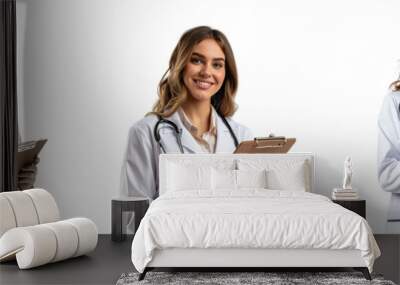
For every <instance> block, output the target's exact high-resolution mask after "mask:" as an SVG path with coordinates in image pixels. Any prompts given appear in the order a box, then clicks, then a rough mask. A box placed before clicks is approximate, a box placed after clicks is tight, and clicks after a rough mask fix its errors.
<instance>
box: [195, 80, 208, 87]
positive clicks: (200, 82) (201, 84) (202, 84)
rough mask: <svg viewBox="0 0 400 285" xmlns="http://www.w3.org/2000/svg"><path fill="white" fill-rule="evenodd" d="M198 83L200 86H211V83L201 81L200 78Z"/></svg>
mask: <svg viewBox="0 0 400 285" xmlns="http://www.w3.org/2000/svg"><path fill="white" fill-rule="evenodd" d="M196 84H197V85H198V86H199V87H200V88H208V87H210V86H211V83H209V82H205V81H200V80H196Z"/></svg>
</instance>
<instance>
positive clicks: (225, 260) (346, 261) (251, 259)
mask: <svg viewBox="0 0 400 285" xmlns="http://www.w3.org/2000/svg"><path fill="white" fill-rule="evenodd" d="M204 156H207V155H204ZM204 156H203V155H196V156H195V157H193V159H196V158H202V157H203V159H204ZM245 156H248V154H246V155H243V154H235V158H241V157H245ZM254 156H260V154H254ZM261 156H263V157H266V156H271V157H275V158H278V157H279V158H284V159H287V158H289V157H290V158H304V159H308V160H309V163H310V169H311V171H310V177H309V179H310V185H311V189H310V191H311V192H314V176H315V175H314V171H315V170H314V156H313V154H311V153H291V154H285V155H282V154H263V155H261ZM177 157H181V155H174V154H163V155H161V156H160V185H163V184H162V183H163V181H165V179H166V173H165V164H166V161H167V160H168V159H174V158H177ZM214 157H216V158H218V157H219V158H224V157H232V154H214ZM162 192H163V189H160V193H162ZM344 267H345V268H353V269H354V270H357V271H361V272H362V273H363V275H364V277H365V278H366V279H367V280H371V275H370V273H369V270H368V268H367V267H366V264H365V261H364V260H363V259H362V257H361V252H360V251H359V250H331V249H259V248H218V249H217V248H207V249H199V248H169V249H162V250H161V249H157V250H155V252H154V256H153V259H152V260H151V262H149V264H148V265H147V267H146V268H145V269H144V271H143V273H141V274H140V275H139V280H143V279H144V277H145V276H146V273H147V272H148V271H151V270H154V269H156V268H158V269H160V268H185V269H193V268H204V269H210V270H211V271H212V270H213V269H217V268H229V269H230V270H229V271H241V272H243V271H246V270H247V271H254V269H257V270H258V271H265V270H266V269H269V270H271V268H276V269H277V268H284V269H285V270H286V269H287V270H286V271H290V269H294V268H309V269H310V270H311V269H315V268H318V269H320V268H326V269H329V268H330V269H333V268H344ZM250 269H251V270H250Z"/></svg>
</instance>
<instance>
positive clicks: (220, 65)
mask: <svg viewBox="0 0 400 285" xmlns="http://www.w3.org/2000/svg"><path fill="white" fill-rule="evenodd" d="M222 67H224V65H223V64H222V63H214V68H216V69H220V68H222Z"/></svg>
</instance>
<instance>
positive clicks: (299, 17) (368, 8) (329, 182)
mask: <svg viewBox="0 0 400 285" xmlns="http://www.w3.org/2000/svg"><path fill="white" fill-rule="evenodd" d="M17 4H18V5H17V9H18V10H19V11H22V10H23V11H24V12H23V13H21V12H19V13H18V25H19V31H20V30H21V29H22V30H23V31H22V32H23V33H24V37H23V41H22V44H23V45H24V46H23V48H19V52H20V53H22V54H19V58H21V59H22V60H21V61H20V62H19V64H20V69H21V70H23V83H22V85H21V86H22V87H21V88H19V92H20V97H21V98H22V99H23V100H21V101H22V102H23V103H24V106H23V108H24V113H23V116H24V118H23V120H24V121H23V124H24V138H25V139H34V138H38V137H47V138H48V139H49V142H48V145H46V147H45V149H44V150H43V153H42V155H41V163H40V168H39V171H40V172H39V176H38V185H39V186H42V187H44V188H46V189H48V190H50V191H51V192H52V193H53V194H54V195H55V197H56V199H57V201H58V203H59V205H60V209H61V212H62V214H63V216H64V217H72V216H87V217H89V218H92V219H93V220H94V221H95V222H96V224H97V225H98V227H99V230H100V232H103V233H107V232H110V210H111V209H110V200H111V198H112V197H113V196H115V195H117V193H118V188H119V175H120V166H121V162H122V159H123V153H124V150H125V144H126V139H127V132H128V129H129V127H130V126H131V125H132V124H133V123H134V122H135V121H137V120H139V119H140V118H142V117H143V115H144V114H145V113H146V112H148V111H149V110H150V108H151V106H152V105H153V103H154V102H155V99H156V90H157V84H158V82H159V80H160V78H161V76H162V74H163V73H164V72H165V70H166V68H167V65H168V60H169V56H170V54H171V52H172V50H173V48H174V46H175V44H176V43H177V41H178V39H179V37H180V35H181V34H182V33H183V32H184V31H185V30H187V29H188V28H191V27H194V26H197V25H210V26H212V27H214V28H217V29H220V30H222V31H223V32H224V33H225V34H226V35H227V37H228V38H229V40H230V42H231V45H232V47H233V49H234V52H235V56H236V60H237V64H238V70H239V76H240V86H239V91H238V96H237V99H238V100H237V102H238V104H239V110H238V112H237V114H236V115H235V119H236V120H237V121H239V122H241V123H243V124H245V125H247V126H249V127H250V128H252V129H253V131H254V133H255V134H256V135H258V136H264V135H266V134H267V133H269V132H271V131H273V132H274V133H275V134H276V135H286V136H293V137H296V138H297V140H298V142H297V143H296V145H295V147H294V149H293V151H311V152H314V153H315V155H316V162H317V173H316V175H317V189H318V193H321V194H325V195H330V191H331V189H332V188H333V187H337V186H339V185H340V183H341V180H342V168H343V161H344V158H345V156H346V155H351V156H352V158H353V163H354V167H355V173H354V176H353V178H354V186H355V187H357V188H359V189H360V192H361V196H362V198H365V199H366V200H367V216H368V221H369V222H370V224H371V226H372V228H373V230H374V232H376V233H383V232H384V231H385V223H386V219H385V218H386V217H385V216H386V209H387V205H388V201H389V194H387V193H384V192H383V191H382V190H380V189H379V187H378V183H377V179H376V136H377V126H376V119H377V114H378V112H379V108H380V104H381V102H382V99H383V96H384V95H385V93H386V90H387V87H388V85H389V83H390V82H391V81H393V80H394V79H395V77H396V74H395V68H396V60H397V59H398V58H400V54H399V51H400V39H399V37H398V27H399V26H400V17H399V16H398V11H400V2H399V1H395V0H391V1H389V0H388V1H378V0H375V1H373V0H367V1H366V0H364V1H361V0H355V1H344V0H340V1H317V0H306V1H294V0H293V1H289V0H286V1H255V0H253V1H240V2H239V1H237V2H233V1H231V0H229V1H228V0H225V1H211V0H205V1H200V2H199V1H196V2H194V1H193V3H192V4H190V5H189V4H188V1H184V0H181V1H178V0H174V1H171V0H169V1H165V0H157V1H148V0H141V1H128V0H119V1H106V0H84V1H82V0H68V1H67V0H64V1H61V0H35V1H28V0H25V1H23V0H18V1H17ZM19 44H20V45H21V42H20V43H19Z"/></svg>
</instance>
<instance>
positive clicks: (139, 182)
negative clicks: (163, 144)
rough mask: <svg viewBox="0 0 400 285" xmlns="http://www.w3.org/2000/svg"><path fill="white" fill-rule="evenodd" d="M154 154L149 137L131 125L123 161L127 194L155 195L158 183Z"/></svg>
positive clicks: (153, 196) (149, 196)
mask: <svg viewBox="0 0 400 285" xmlns="http://www.w3.org/2000/svg"><path fill="white" fill-rule="evenodd" d="M154 156H155V154H154V149H153V144H152V142H151V137H149V135H146V134H145V132H144V131H143V130H141V129H139V128H137V127H136V126H133V127H132V128H131V129H130V132H129V139H128V146H127V151H126V161H125V164H126V167H125V175H126V183H127V185H126V187H127V194H128V196H141V197H148V198H150V199H154V198H155V197H156V195H157V194H156V193H157V185H158V183H157V172H156V167H157V166H156V161H155V160H156V158H155V157H154Z"/></svg>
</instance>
